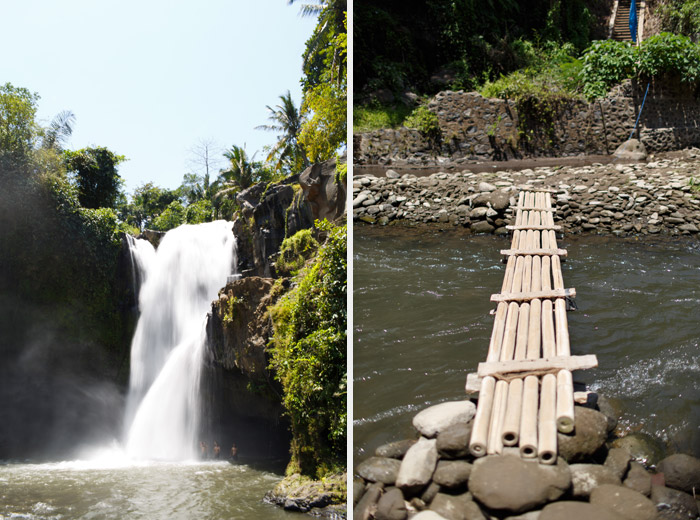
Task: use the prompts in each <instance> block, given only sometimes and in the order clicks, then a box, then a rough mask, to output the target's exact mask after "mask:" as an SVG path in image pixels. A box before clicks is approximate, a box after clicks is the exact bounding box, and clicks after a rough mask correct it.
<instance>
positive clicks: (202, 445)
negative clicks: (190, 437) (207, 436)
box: [199, 441, 209, 459]
mask: <svg viewBox="0 0 700 520" xmlns="http://www.w3.org/2000/svg"><path fill="white" fill-rule="evenodd" d="M199 453H200V455H201V457H202V459H207V458H209V447H208V446H207V443H206V442H204V441H199Z"/></svg>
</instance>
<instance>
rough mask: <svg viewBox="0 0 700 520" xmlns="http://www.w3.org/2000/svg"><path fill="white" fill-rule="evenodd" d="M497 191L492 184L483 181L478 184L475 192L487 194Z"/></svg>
mask: <svg viewBox="0 0 700 520" xmlns="http://www.w3.org/2000/svg"><path fill="white" fill-rule="evenodd" d="M497 189H498V188H497V187H496V186H494V185H493V184H490V183H488V182H484V181H482V182H480V183H479V187H478V188H477V190H479V191H487V192H491V191H496V190H497Z"/></svg>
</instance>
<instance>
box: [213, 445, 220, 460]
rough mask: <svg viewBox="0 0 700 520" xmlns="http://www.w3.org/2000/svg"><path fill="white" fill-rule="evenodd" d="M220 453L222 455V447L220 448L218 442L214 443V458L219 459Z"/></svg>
mask: <svg viewBox="0 0 700 520" xmlns="http://www.w3.org/2000/svg"><path fill="white" fill-rule="evenodd" d="M220 453H221V446H219V443H218V442H216V441H214V458H215V459H218V458H219V454H220Z"/></svg>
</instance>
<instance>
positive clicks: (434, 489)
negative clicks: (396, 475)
mask: <svg viewBox="0 0 700 520" xmlns="http://www.w3.org/2000/svg"><path fill="white" fill-rule="evenodd" d="M439 492H440V486H438V485H437V484H436V483H435V482H431V483H430V484H428V487H427V488H425V490H424V491H423V493H422V494H421V496H420V499H421V500H422V501H423V502H424V503H426V504H429V503H430V502H432V501H433V498H435V495H437V494H438V493H439Z"/></svg>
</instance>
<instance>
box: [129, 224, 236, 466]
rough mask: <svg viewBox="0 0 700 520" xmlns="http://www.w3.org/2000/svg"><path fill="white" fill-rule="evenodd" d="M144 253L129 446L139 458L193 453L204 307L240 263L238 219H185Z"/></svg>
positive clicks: (173, 457) (134, 346)
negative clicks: (204, 221)
mask: <svg viewBox="0 0 700 520" xmlns="http://www.w3.org/2000/svg"><path fill="white" fill-rule="evenodd" d="M138 242H141V241H136V243H138ZM140 260H142V261H143V266H142V267H143V269H144V272H145V279H144V281H143V285H142V286H141V291H140V294H139V308H140V311H141V315H140V317H139V321H138V324H137V325H136V332H135V333H134V338H133V340H132V343H131V374H130V380H129V395H128V397H127V407H126V417H125V425H126V452H127V455H128V456H129V457H131V458H134V459H163V460H185V459H191V458H194V457H195V456H196V453H197V451H196V443H197V439H196V436H197V433H198V432H197V430H198V425H199V380H200V373H201V367H202V357H203V354H204V347H205V343H206V333H205V325H206V315H207V312H208V311H209V310H210V306H211V302H212V300H214V299H215V298H216V296H217V293H218V290H219V289H220V288H221V287H223V286H224V285H225V283H226V279H227V276H228V275H230V274H231V273H232V272H233V271H234V267H235V263H236V253H235V239H234V236H233V233H232V224H231V223H230V222H225V221H216V222H210V223H207V224H198V225H196V226H180V227H178V228H176V229H173V230H171V231H169V232H168V233H167V234H166V235H165V236H164V237H163V239H162V241H161V242H160V245H159V246H158V249H157V251H155V254H153V255H152V256H149V255H148V254H146V255H141V256H140Z"/></svg>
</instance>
